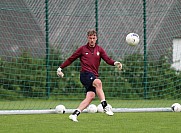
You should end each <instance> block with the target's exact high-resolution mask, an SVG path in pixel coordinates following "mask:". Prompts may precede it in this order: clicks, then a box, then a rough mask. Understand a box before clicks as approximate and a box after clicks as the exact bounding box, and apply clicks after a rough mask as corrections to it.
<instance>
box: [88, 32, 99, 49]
mask: <svg viewBox="0 0 181 133" xmlns="http://www.w3.org/2000/svg"><path fill="white" fill-rule="evenodd" d="M87 38H88V42H89V46H90V47H95V44H96V40H97V36H96V35H91V36H88V37H87Z"/></svg>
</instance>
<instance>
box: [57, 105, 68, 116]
mask: <svg viewBox="0 0 181 133" xmlns="http://www.w3.org/2000/svg"><path fill="white" fill-rule="evenodd" d="M65 110H66V108H65V106H64V105H57V106H56V107H55V112H56V113H58V114H64V113H65Z"/></svg>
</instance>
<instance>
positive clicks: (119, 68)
mask: <svg viewBox="0 0 181 133" xmlns="http://www.w3.org/2000/svg"><path fill="white" fill-rule="evenodd" d="M114 65H115V66H116V67H117V68H118V70H121V69H122V64H121V63H120V62H118V61H115V62H114Z"/></svg>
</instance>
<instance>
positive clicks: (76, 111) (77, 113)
mask: <svg viewBox="0 0 181 133" xmlns="http://www.w3.org/2000/svg"><path fill="white" fill-rule="evenodd" d="M72 114H73V115H77V116H78V115H79V114H80V111H78V110H75V111H74V112H73V113H72Z"/></svg>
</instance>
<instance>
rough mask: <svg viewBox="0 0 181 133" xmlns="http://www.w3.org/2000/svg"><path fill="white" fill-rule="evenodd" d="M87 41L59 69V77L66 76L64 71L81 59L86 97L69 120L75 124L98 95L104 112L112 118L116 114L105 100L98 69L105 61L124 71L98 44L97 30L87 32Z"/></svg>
mask: <svg viewBox="0 0 181 133" xmlns="http://www.w3.org/2000/svg"><path fill="white" fill-rule="evenodd" d="M87 39H88V43H87V44H86V45H83V46H81V47H79V48H78V49H77V50H76V51H75V52H74V53H73V54H72V55H71V56H70V57H69V58H68V59H67V60H66V61H65V62H64V63H62V64H61V65H60V67H59V68H58V69H57V75H58V76H59V77H63V76H64V74H63V72H62V69H63V68H65V67H67V66H69V65H70V64H71V63H72V62H73V61H75V60H76V59H77V58H79V59H80V63H81V70H80V81H81V83H82V84H83V85H84V87H85V88H86V97H85V99H84V100H83V101H82V102H81V103H80V105H79V106H78V108H77V109H76V110H75V111H74V112H73V113H72V114H71V115H70V116H69V119H71V120H72V121H75V122H78V120H77V116H78V115H79V114H80V113H81V111H83V110H84V109H85V108H86V107H87V106H88V105H89V104H90V103H91V102H92V100H93V99H94V98H95V96H96V94H97V96H98V98H99V99H100V101H101V104H102V107H103V109H104V112H105V113H106V114H107V115H110V116H112V115H113V114H114V113H113V112H112V110H111V109H110V107H109V106H107V105H108V104H107V102H106V100H105V95H104V91H103V89H102V82H101V80H100V79H99V78H98V76H99V75H98V69H99V65H100V61H101V59H103V60H104V61H105V62H106V63H107V64H109V65H112V66H117V67H118V69H119V70H121V69H122V64H121V63H120V62H118V61H114V60H112V59H111V58H110V57H108V55H107V53H106V52H105V51H104V49H103V48H102V47H100V46H99V45H98V44H96V40H97V33H96V31H95V30H92V29H91V30H89V31H88V32H87Z"/></svg>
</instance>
